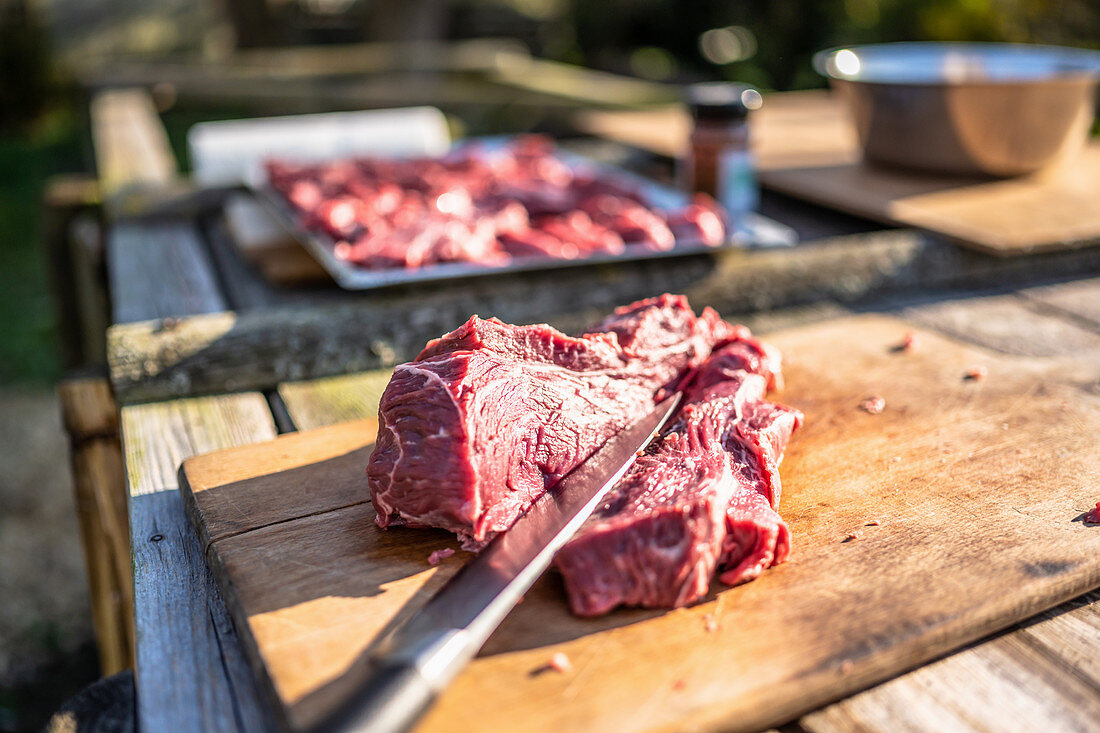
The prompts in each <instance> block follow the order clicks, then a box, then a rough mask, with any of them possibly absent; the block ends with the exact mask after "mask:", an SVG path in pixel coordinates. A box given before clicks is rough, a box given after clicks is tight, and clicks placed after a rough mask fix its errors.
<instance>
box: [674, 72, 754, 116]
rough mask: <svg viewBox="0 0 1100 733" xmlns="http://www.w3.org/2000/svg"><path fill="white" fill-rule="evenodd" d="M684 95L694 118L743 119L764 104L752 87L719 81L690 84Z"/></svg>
mask: <svg viewBox="0 0 1100 733" xmlns="http://www.w3.org/2000/svg"><path fill="white" fill-rule="evenodd" d="M685 97H686V101H687V104H688V106H689V107H691V113H692V114H693V115H694V116H695V118H696V119H707V120H743V119H745V118H746V117H747V116H748V114H749V112H750V111H752V110H754V109H760V107H761V106H762V105H763V104H764V98H763V97H761V96H760V92H759V91H757V90H756V89H755V88H754V87H751V86H749V85H748V84H731V83H728V82H721V81H720V82H707V83H705V84H692V85H691V86H689V87H688V88H687V93H686V95H685Z"/></svg>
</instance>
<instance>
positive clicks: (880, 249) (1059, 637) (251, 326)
mask: <svg viewBox="0 0 1100 733" xmlns="http://www.w3.org/2000/svg"><path fill="white" fill-rule="evenodd" d="M120 124H123V125H127V124H134V122H133V120H132V119H130V120H129V121H124V122H122V123H120ZM116 132H117V131H116ZM127 137H128V136H127V135H125V134H122V135H116V137H115V139H114V140H113V142H112V141H111V140H107V141H103V142H102V143H101V145H100V146H99V150H98V151H97V154H98V155H99V157H100V159H101V162H105V163H107V164H108V165H109V164H110V163H111V161H114V162H115V163H116V164H117V165H118V166H120V167H121V168H122V169H125V167H126V164H125V160H122V159H124V158H125V157H126V155H129V154H130V153H128V152H125V151H127V150H132V145H128V144H127V142H126V141H127ZM137 137H138V138H140V139H145V138H141V135H138V136H137ZM130 138H133V136H130ZM131 142H132V139H131ZM120 160H121V162H119V161H120ZM162 173H163V175H161V176H159V177H160V179H161V180H160V181H154V182H155V183H156V182H159V183H165V182H166V179H167V178H168V177H170V175H171V171H167V170H165V171H162ZM121 177H122V178H125V177H126V176H125V174H123V175H122V176H121ZM148 183H149V182H148V181H146V184H148ZM116 200H118V201H123V202H124V201H125V198H124V197H123V198H119V199H116ZM188 201H189V202H190V203H189V204H188V205H173V206H169V207H167V208H165V207H161V209H160V213H158V214H156V215H152V216H142V217H139V218H133V217H128V216H125V215H123V214H125V210H126V209H127V205H126V204H125V203H122V204H118V205H117V206H116V212H117V213H116V214H115V215H114V217H113V219H112V220H111V223H110V227H109V230H108V236H107V256H108V271H109V280H110V295H111V302H112V316H113V318H112V320H113V323H114V324H115V325H114V326H112V328H111V329H110V331H109V338H108V350H109V360H110V366H111V378H112V383H113V386H114V389H115V394H116V396H117V397H118V399H119V401H120V403H121V405H122V407H121V431H122V440H123V447H124V452H125V461H126V475H127V484H128V489H129V518H130V533H131V541H132V552H133V569H134V603H135V617H136V619H135V623H136V679H137V700H138V720H139V724H140V726H141V728H142V729H143V730H146V731H160V730H172V731H178V732H180V733H182V732H183V731H221V730H262V729H266V728H270V727H271V726H272V725H273V721H272V718H271V717H270V713H269V711H267V710H266V709H265V706H264V704H263V703H262V702H261V697H260V695H259V694H258V692H257V689H256V685H255V682H254V678H253V675H252V673H251V671H250V670H249V669H248V666H247V662H246V661H245V658H244V656H243V655H242V650H241V645H240V641H239V639H238V637H237V635H236V633H235V630H234V627H233V624H232V622H231V620H230V617H229V616H228V614H227V612H226V609H225V606H224V604H223V602H222V600H221V599H220V597H219V595H218V592H217V590H216V588H215V586H214V584H213V581H212V579H211V576H210V573H209V571H208V569H207V567H206V563H205V561H204V558H203V552H202V548H201V547H200V545H199V542H198V539H197V538H196V536H195V533H194V531H193V530H192V529H191V527H190V525H189V524H188V521H187V519H186V517H185V516H184V512H183V507H182V505H181V501H180V496H179V492H178V480H177V469H178V467H179V464H180V462H181V461H182V460H183V459H184V458H186V457H188V456H190V455H194V454H198V453H203V452H207V451H211V450H215V449H218V448H223V447H228V446H233V445H240V444H244V443H249V442H256V441H263V440H267V439H270V438H272V437H274V436H275V435H277V434H278V433H283V432H288V431H293V430H303V429H309V428H313V427H318V426H323V425H328V424H332V423H336V422H340V421H344V420H351V419H355V418H359V417H363V416H367V415H370V414H372V412H373V411H374V409H375V406H376V403H377V399H378V396H379V394H380V391H381V388H382V387H383V386H384V383H385V377H384V375H385V371H384V370H385V368H386V367H387V366H388V365H391V364H393V363H395V362H397V361H400V360H404V359H407V358H410V357H411V356H412V355H413V354H415V351H416V350H417V349H418V348H419V347H420V346H421V345H422V344H423V343H424V341H426V340H427V339H428V338H429V337H432V336H435V335H438V334H439V333H441V332H443V331H446V330H448V329H450V328H453V327H454V326H456V325H458V324H459V323H460V322H461V321H462V320H464V319H465V318H466V317H467V316H468V315H469V314H471V313H475V312H476V313H479V314H481V315H483V316H489V315H495V316H499V317H501V318H503V319H505V320H510V321H516V322H530V321H539V320H548V321H550V322H551V323H553V324H555V325H558V326H561V327H563V328H567V329H568V328H571V327H576V326H577V325H579V324H582V323H584V322H586V321H588V320H590V319H591V318H592V316H593V315H598V314H600V313H601V312H604V311H606V310H607V309H609V308H610V307H612V306H614V305H618V304H620V303H624V302H629V301H630V300H633V299H635V298H639V297H645V296H649V295H653V294H657V293H660V292H664V291H670V292H684V293H686V294H687V295H688V297H689V298H690V300H691V302H692V304H693V305H694V306H696V307H702V306H704V305H711V306H714V307H716V308H717V309H718V310H719V311H720V312H721V313H723V315H725V316H727V317H730V318H733V319H738V320H742V321H744V322H746V323H747V324H748V325H750V326H751V327H753V328H755V329H756V330H758V331H759V332H760V333H767V332H768V331H769V330H773V329H776V328H779V327H782V326H786V325H790V324H794V323H801V322H807V321H811V320H819V319H828V318H834V317H837V316H839V315H843V314H847V313H850V312H852V311H881V312H888V313H892V314H895V315H898V316H899V317H901V318H902V319H905V320H908V321H911V322H913V323H918V324H921V325H924V326H926V327H931V328H934V329H938V330H940V331H942V332H944V333H947V334H949V335H951V336H953V337H955V338H958V339H962V340H966V341H971V342H975V343H978V344H981V345H984V346H986V347H988V348H992V349H995V350H999V351H1003V352H1006V353H1010V354H1025V355H1028V356H1033V357H1042V358H1051V359H1062V360H1065V361H1067V363H1070V364H1072V365H1073V370H1072V371H1073V373H1074V384H1076V385H1077V386H1078V387H1079V388H1080V389H1084V390H1089V391H1092V392H1096V391H1097V390H1100V277H1098V275H1100V250H1098V249H1087V248H1086V249H1081V250H1077V251H1075V252H1068V253H1063V254H1048V255H1042V256H1037V257H1032V258H1025V259H1019V260H999V259H996V258H993V257H989V256H986V255H980V254H975V253H970V252H966V251H964V250H960V249H958V248H956V247H955V246H953V245H952V244H950V243H948V242H945V241H943V240H939V239H936V238H934V237H930V236H928V235H926V234H922V233H921V232H918V231H912V230H881V229H879V228H878V227H876V226H875V225H872V224H869V223H867V222H864V221H861V220H858V219H853V218H849V217H845V216H840V215H836V214H832V213H829V212H827V211H824V210H821V209H816V208H813V207H810V206H804V205H801V204H798V203H796V202H793V201H790V200H785V199H782V198H779V197H768V198H766V200H765V211H766V213H769V214H771V215H772V216H774V217H776V218H779V219H781V220H784V221H786V222H789V223H791V224H792V225H794V226H795V227H796V228H797V229H798V230H799V231H800V233H801V234H802V236H803V239H804V240H805V244H803V245H801V246H799V247H797V248H794V249H791V250H785V251H751V252H736V253H727V254H722V255H702V256H693V257H685V258H682V259H676V260H668V261H665V262H660V263H648V264H647V263H638V264H632V265H624V266H621V267H603V268H591V269H574V270H560V271H550V272H545V273H539V274H533V275H513V276H510V277H502V278H494V279H483V280H476V281H471V282H466V283H454V284H447V285H440V286H423V287H417V288H408V289H390V290H386V291H383V292H376V293H373V294H359V295H355V294H349V293H344V292H340V291H337V290H336V289H335V288H333V287H332V286H314V287H298V288H287V287H273V286H271V285H269V284H268V283H266V282H265V281H264V280H263V279H262V278H261V277H260V276H259V275H258V274H257V273H256V272H255V271H253V270H252V269H251V268H250V267H249V266H248V265H247V264H245V263H244V262H243V261H242V259H241V258H240V256H239V255H238V254H237V252H236V251H235V248H234V246H233V243H232V241H230V239H229V236H228V234H227V230H226V228H225V225H224V222H223V220H222V218H221V215H220V211H219V209H218V199H217V197H205V198H204V197H203V196H199V197H197V198H196V197H194V196H192V197H191V198H189V199H188ZM196 201H197V202H198V203H196ZM1098 720H1100V594H1098V593H1096V592H1094V593H1092V594H1089V595H1086V596H1083V597H1081V598H1079V599H1077V600H1075V601H1073V602H1071V603H1067V604H1065V605H1063V606H1061V607H1058V608H1055V609H1052V610H1051V611H1049V612H1047V613H1045V614H1043V615H1041V616H1040V617H1037V618H1035V619H1033V620H1031V621H1029V622H1028V623H1025V624H1021V625H1020V626H1018V627H1016V628H1012V629H1009V630H1006V631H1005V632H1003V633H1001V634H998V635H996V636H994V637H993V638H990V639H987V640H985V641H983V642H981V643H978V644H976V645H974V646H972V647H970V648H968V649H965V650H963V651H959V652H957V653H955V654H952V655H951V656H948V657H946V658H944V659H941V660H939V661H937V662H935V663H932V664H929V665H927V666H924V667H921V668H919V669H917V670H914V671H912V672H910V673H908V674H906V675H903V676H901V677H898V678H896V679H893V680H891V681H888V682H885V683H883V684H880V685H879V686H877V687H874V688H871V689H869V690H867V691H865V692H862V693H860V694H858V695H855V696H853V697H851V698H848V699H845V700H842V701H839V702H836V703H835V704H833V705H830V706H828V707H825V708H823V709H820V710H817V711H814V712H809V713H808V714H806V715H804V716H803V717H801V718H800V719H798V720H796V721H792V723H791V724H790V730H805V731H814V732H824V731H845V730H868V731H884V732H885V731H897V730H968V731H1004V730H1082V731H1084V730H1090V729H1091V730H1096V726H1097V721H1098Z"/></svg>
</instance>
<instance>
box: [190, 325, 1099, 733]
mask: <svg viewBox="0 0 1100 733" xmlns="http://www.w3.org/2000/svg"><path fill="white" fill-rule="evenodd" d="M909 329H910V326H908V325H906V324H904V323H902V322H899V321H897V320H893V319H891V318H886V317H882V316H860V317H852V318H846V319H841V320H837V321H831V322H828V323H823V324H816V325H812V326H808V327H804V328H799V329H796V330H792V331H787V332H783V333H780V334H777V335H775V336H773V337H772V338H771V340H772V341H773V342H774V343H775V344H776V345H777V346H779V348H780V349H782V350H783V353H784V355H785V357H786V362H787V363H786V374H787V387H786V389H785V390H784V391H783V392H782V393H781V394H780V395H779V396H778V397H779V399H781V400H782V401H784V402H787V403H788V404H791V405H793V406H795V407H798V408H799V409H801V410H803V411H804V412H805V414H806V424H805V426H804V427H803V428H802V429H801V430H800V431H799V432H797V433H796V434H795V436H794V439H793V441H792V443H791V446H790V449H789V451H788V453H787V459H786V461H785V463H784V464H783V485H784V491H783V500H782V505H781V512H782V514H783V515H784V517H786V519H787V521H788V522H789V523H790V527H791V531H792V533H793V537H794V549H793V554H792V558H791V560H790V562H788V563H787V564H785V565H783V566H780V567H778V568H774V569H772V570H769V571H768V572H766V573H764V575H763V576H762V577H761V578H760V579H758V580H756V581H755V582H752V583H749V584H746V585H743V586H740V587H737V588H717V587H716V588H715V589H714V592H712V593H711V595H710V596H709V597H708V598H707V599H706V600H705V601H703V602H701V603H699V604H698V605H696V606H694V607H691V608H684V609H679V610H675V611H668V612H665V611H646V610H625V611H618V612H615V613H612V614H610V615H608V616H606V617H603V618H599V619H579V618H575V617H573V616H571V615H570V614H569V612H568V611H567V610H566V605H565V601H564V598H563V595H562V588H561V584H560V580H559V579H558V578H557V577H555V576H554V575H553V574H550V575H548V576H547V577H544V578H543V579H542V580H541V581H540V582H539V584H538V585H536V587H535V588H534V589H533V590H532V591H531V592H530V593H528V595H527V597H526V599H525V601H524V602H523V603H522V604H520V605H519V606H518V607H517V608H516V610H515V611H514V612H513V613H512V614H511V615H510V616H509V617H508V619H507V620H506V621H505V623H504V625H503V626H502V627H501V628H500V629H499V631H498V632H497V633H496V634H495V635H494V636H493V638H492V639H491V640H490V642H489V644H488V645H487V646H486V648H485V649H484V650H483V653H482V655H481V656H480V657H479V658H478V659H477V660H475V662H474V663H473V664H472V665H471V666H470V667H469V668H468V669H467V670H466V671H465V672H464V673H463V674H462V675H460V677H459V678H458V680H457V681H456V683H455V684H454V686H453V687H452V688H451V689H450V690H449V691H448V692H447V693H446V694H445V695H444V696H443V697H442V698H441V699H440V701H439V703H438V704H437V705H436V706H435V708H434V709H433V710H432V711H431V712H430V713H429V714H428V716H427V717H426V718H425V720H424V721H423V723H422V725H421V727H420V728H419V729H418V730H421V731H438V732H442V731H454V732H455V733H459V732H462V733H466V732H467V731H469V730H473V729H476V730H486V731H506V730H515V729H516V728H517V721H518V720H522V721H523V724H522V728H523V730H525V731H546V732H547V733H558V731H561V730H571V731H572V730H582V731H604V730H615V731H669V730H680V729H684V728H691V729H694V730H735V731H747V730H754V729H759V728H763V727H766V726H769V725H775V724H779V723H782V722H784V721H787V720H790V719H792V718H794V717H795V716H796V715H798V714H800V713H802V712H805V711H807V710H810V709H813V708H816V707H819V706H821V705H822V704H824V703H826V702H829V701H831V700H833V699H836V698H838V697H841V696H844V695H846V694H848V693H851V692H854V691H856V690H858V689H861V688H864V687H866V686H868V685H870V684H872V683H874V682H877V681H879V680H882V679H885V678H888V677H890V676H893V675H895V674H897V673H900V672H902V671H904V670H906V669H909V668H912V667H914V666H916V665H918V664H920V663H922V662H925V661H927V660H930V659H932V658H934V657H936V656H939V655H942V654H944V653H946V652H949V651H951V650H954V649H956V648H959V647H960V646H963V645H965V644H967V643H969V642H971V641H973V640H976V639H978V638H980V637H982V636H985V635H987V634H989V633H991V632H993V631H995V630H998V629H1001V628H1004V627H1006V626H1008V625H1010V624H1012V623H1014V622H1016V621H1019V620H1021V619H1024V618H1026V617H1028V616H1030V615H1032V614H1034V613H1036V612H1037V611H1039V610H1041V609H1044V608H1047V607H1050V606H1053V605H1055V604H1057V603H1059V602H1061V601H1064V600H1066V599H1068V598H1070V597H1074V596H1076V595H1079V594H1081V593H1083V592H1085V591H1087V590H1089V589H1090V588H1093V587H1096V586H1098V585H1100V527H1093V526H1088V525H1085V524H1084V522H1083V517H1084V513H1085V512H1086V511H1087V510H1088V509H1089V508H1090V507H1091V506H1092V505H1093V504H1094V503H1095V502H1096V501H1097V500H1098V499H1100V486H1098V484H1097V483H1096V476H1097V475H1100V455H1098V454H1097V451H1096V450H1095V448H1096V435H1097V434H1100V395H1097V394H1095V392H1089V391H1087V390H1083V389H1080V388H1078V387H1075V386H1074V385H1072V384H1069V383H1059V382H1058V381H1057V380H1058V379H1059V375H1058V373H1057V372H1054V371H1052V362H1050V361H1049V360H1046V361H1043V360H1036V359H1027V358H1022V357H1010V356H1005V355H998V354H994V353H992V352H990V351H987V350H984V349H981V348H978V347H974V346H969V345H963V344H960V343H958V342H955V341H951V340H948V339H947V338H945V337H942V336H938V335H936V334H933V333H931V332H920V331H918V332H917V340H918V341H917V346H916V348H914V349H913V350H911V351H896V350H894V348H893V347H895V345H896V344H898V343H899V342H900V341H901V339H902V337H903V334H904V333H905V332H906V331H908V330H909ZM974 366H982V367H985V368H986V369H987V370H988V371H987V375H986V376H985V378H984V379H980V380H972V379H966V378H965V375H966V373H967V371H968V370H970V369H971V368H972V367H974ZM872 395H879V396H882V397H884V398H885V400H886V408H885V410H884V411H883V412H882V413H881V414H878V415H871V414H868V413H866V412H864V411H862V410H860V409H859V407H858V405H859V403H860V402H861V401H862V400H864V399H865V398H867V397H869V396H872ZM375 428H376V424H375V422H374V421H373V420H370V419H368V420H363V421H360V422H354V423H347V424H342V425H337V426H333V427H330V428H323V429H319V430H314V431H310V432H305V433H299V434H291V435H286V436H283V437H280V438H278V439H277V440H274V441H272V442H269V443H263V444H258V445H252V446H245V447H241V448H235V449H231V450H225V451H220V452H218V453H213V454H209V455H205V456H199V457H196V458H192V459H190V460H188V461H187V462H185V463H184V465H183V467H182V469H181V476H182V479H183V480H182V481H181V486H182V488H183V489H184V497H185V501H186V503H187V505H188V510H189V513H190V515H191V517H192V519H193V522H194V524H195V527H196V529H197V530H198V532H199V534H200V537H201V539H202V542H203V546H204V547H205V548H206V553H207V559H208V561H209V563H210V565H211V567H212V568H213V571H214V573H215V576H216V577H217V579H218V582H219V584H220V586H221V589H222V592H223V594H224V597H225V600H226V602H227V603H228V605H229V608H230V610H231V611H232V613H233V615H234V617H235V619H236V622H237V625H238V628H239V630H240V632H241V635H242V637H243V638H244V640H245V646H246V648H247V649H248V651H249V654H250V655H251V657H252V660H253V662H254V666H255V668H256V671H257V674H258V675H259V678H260V679H261V682H262V684H263V685H265V686H266V689H267V690H268V691H269V693H270V695H271V699H272V700H273V703H274V705H275V707H276V709H277V710H279V711H281V712H282V713H285V716H286V719H287V721H289V723H290V724H291V726H292V727H300V726H303V725H306V724H308V723H310V722H311V721H313V720H315V719H316V718H317V716H318V715H319V714H320V712H321V711H323V710H324V709H325V707H326V706H327V705H329V704H331V700H332V699H333V696H334V695H335V694H338V693H339V692H340V691H341V690H343V689H347V688H349V687H351V686H353V685H354V684H355V682H356V680H357V679H358V677H359V675H360V673H361V669H362V667H361V663H362V659H363V655H364V652H365V650H366V649H367V648H368V646H369V645H370V644H371V642H372V640H374V639H376V638H377V637H378V635H379V634H380V633H382V632H384V631H387V630H388V629H391V628H393V626H394V625H395V624H396V623H398V622H400V621H401V620H403V619H405V618H407V617H408V616H409V614H410V613H412V612H413V611H414V610H415V609H416V608H417V607H419V606H420V605H421V604H422V603H423V602H424V601H425V599H426V598H427V597H428V596H429V595H430V594H431V593H432V592H434V591H435V590H436V589H437V588H439V586H440V585H441V584H442V583H443V581H444V580H445V579H446V578H447V577H449V576H450V575H452V574H453V573H454V572H455V571H456V570H457V569H458V568H459V567H460V566H461V564H462V563H463V562H464V561H465V560H466V559H467V558H468V555H466V554H465V553H462V552H459V553H457V554H456V555H455V556H454V557H452V558H450V559H449V560H446V561H445V562H444V563H443V564H441V565H440V566H438V567H432V566H430V565H429V564H428V562H427V558H428V555H429V553H431V552H432V551H433V550H436V549H441V548H444V547H453V546H454V545H455V543H454V540H453V539H452V538H451V537H449V536H448V535H447V534H445V533H443V532H439V531H435V530H410V529H394V530H390V531H381V530H379V529H377V528H376V527H375V526H374V524H373V520H374V511H373V509H372V508H371V506H370V504H369V502H368V501H367V500H366V499H367V489H366V485H365V477H364V469H365V465H366V462H367V457H368V455H369V453H370V450H371V445H370V443H371V440H372V438H373V436H374V433H375ZM708 619H713V621H715V622H716V624H717V625H716V626H715V625H714V624H713V623H708ZM556 652H564V653H565V654H566V655H568V657H569V659H570V660H571V662H572V666H573V670H572V671H571V672H568V673H564V674H562V673H559V672H555V671H548V670H547V669H546V668H545V665H546V663H547V661H548V660H549V659H550V657H551V656H552V655H553V654H554V653H556Z"/></svg>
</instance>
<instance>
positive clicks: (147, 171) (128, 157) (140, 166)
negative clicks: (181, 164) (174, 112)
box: [90, 89, 176, 197]
mask: <svg viewBox="0 0 1100 733" xmlns="http://www.w3.org/2000/svg"><path fill="white" fill-rule="evenodd" d="M90 113H91V123H92V143H93V145H94V148H95V160H96V168H97V169H98V173H99V180H100V187H101V191H102V193H103V195H104V196H105V197H110V196H113V195H114V194H116V193H119V192H120V191H121V190H122V189H124V188H129V187H132V186H135V185H142V186H147V185H158V184H164V183H168V182H169V181H171V180H172V179H173V178H174V177H175V175H176V159H175V157H174V156H173V155H172V147H171V145H170V144H169V142H168V133H167V132H165V129H164V126H163V125H162V124H161V122H160V117H159V116H158V115H157V110H156V107H155V106H154V105H153V99H152V97H151V96H150V95H149V93H148V92H146V91H145V90H144V89H111V90H108V91H104V92H100V93H98V94H96V95H95V96H94V97H92V102H91V110H90Z"/></svg>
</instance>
